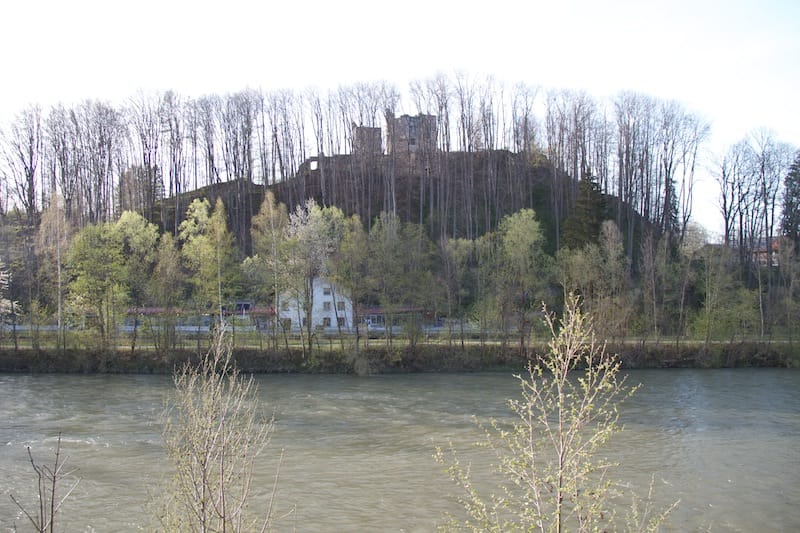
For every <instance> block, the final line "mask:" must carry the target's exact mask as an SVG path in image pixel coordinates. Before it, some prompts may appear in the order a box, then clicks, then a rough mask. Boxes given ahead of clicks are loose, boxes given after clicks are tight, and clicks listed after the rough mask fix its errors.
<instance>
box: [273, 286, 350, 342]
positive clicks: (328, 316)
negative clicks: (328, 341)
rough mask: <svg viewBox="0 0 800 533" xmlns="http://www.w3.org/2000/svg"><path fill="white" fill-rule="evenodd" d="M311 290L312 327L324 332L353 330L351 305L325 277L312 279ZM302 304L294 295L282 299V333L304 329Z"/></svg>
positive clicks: (304, 315)
mask: <svg viewBox="0 0 800 533" xmlns="http://www.w3.org/2000/svg"><path fill="white" fill-rule="evenodd" d="M313 288H314V297H313V305H312V309H311V326H312V328H313V329H314V330H315V331H322V332H323V333H338V332H339V331H353V329H354V324H353V302H351V301H350V299H349V298H348V297H347V296H345V295H344V294H342V293H341V291H338V290H337V289H336V287H335V286H334V284H333V283H331V282H330V281H328V280H327V279H325V278H317V279H315V280H314V283H313ZM304 303H305V302H303V300H302V298H298V297H297V295H295V294H291V293H290V294H284V295H283V296H282V297H281V302H280V305H279V309H278V316H279V317H280V320H281V324H283V328H284V331H287V332H299V331H300V328H301V327H302V328H303V329H305V326H306V324H305V321H306V310H305V307H304Z"/></svg>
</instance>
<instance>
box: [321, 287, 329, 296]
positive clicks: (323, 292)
mask: <svg viewBox="0 0 800 533" xmlns="http://www.w3.org/2000/svg"><path fill="white" fill-rule="evenodd" d="M322 294H324V295H325V296H330V295H331V288H330V287H322Z"/></svg>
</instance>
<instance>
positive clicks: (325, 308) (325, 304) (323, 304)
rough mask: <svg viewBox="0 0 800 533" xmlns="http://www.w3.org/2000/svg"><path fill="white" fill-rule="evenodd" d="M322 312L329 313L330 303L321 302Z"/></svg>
mask: <svg viewBox="0 0 800 533" xmlns="http://www.w3.org/2000/svg"><path fill="white" fill-rule="evenodd" d="M322 310H323V311H330V310H331V303H330V302H322Z"/></svg>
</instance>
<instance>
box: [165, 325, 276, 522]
mask: <svg viewBox="0 0 800 533" xmlns="http://www.w3.org/2000/svg"><path fill="white" fill-rule="evenodd" d="M213 341H214V342H213V345H212V347H211V349H210V350H209V351H208V352H207V353H206V354H205V355H204V356H203V357H202V359H201V360H200V361H199V363H197V364H196V365H195V364H192V363H191V362H189V363H186V364H185V365H184V366H183V367H182V368H181V369H180V370H176V371H175V373H174V375H173V381H174V383H175V395H174V397H173V399H172V401H171V403H170V405H169V407H168V409H167V411H166V412H165V419H164V429H163V438H164V444H165V447H166V450H167V455H168V456H169V459H170V461H171V463H172V466H173V468H174V477H173V479H172V482H171V484H170V486H169V488H168V490H167V492H166V494H165V501H164V502H163V507H162V508H161V509H160V510H159V514H158V520H159V522H160V524H161V526H162V527H163V528H164V530H165V531H197V532H212V531H235V532H238V531H265V530H267V529H268V528H269V527H270V526H271V525H272V521H273V519H274V512H273V500H274V496H275V487H273V490H272V493H271V494H270V495H268V497H267V499H266V501H264V502H259V504H258V506H255V505H252V507H256V508H257V511H256V513H263V516H262V517H261V518H255V517H254V516H253V514H254V513H253V511H251V504H252V502H251V495H252V489H253V487H252V481H253V470H254V466H255V463H256V461H257V460H259V459H260V458H261V456H262V452H263V451H264V450H265V449H266V447H267V445H268V444H269V441H270V436H271V434H272V431H273V422H272V420H263V419H261V417H260V408H259V404H258V401H257V399H256V386H255V384H254V382H253V378H252V377H250V378H247V379H244V378H242V377H241V375H240V373H239V371H238V370H237V369H236V367H235V365H234V363H233V361H232V359H231V353H232V348H231V344H230V340H229V338H228V337H227V336H226V335H225V333H224V327H223V328H219V329H218V330H217V331H216V332H215V334H214V339H213ZM277 481H278V477H277V474H276V477H275V483H276V484H277Z"/></svg>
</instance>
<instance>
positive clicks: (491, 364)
mask: <svg viewBox="0 0 800 533" xmlns="http://www.w3.org/2000/svg"><path fill="white" fill-rule="evenodd" d="M543 348H544V347H539V348H534V349H533V352H534V353H542V352H543ZM609 350H610V351H612V352H614V353H617V354H619V355H620V357H621V358H622V361H623V366H624V367H625V368H737V367H784V368H786V367H800V346H796V345H793V344H790V343H776V342H772V343H757V342H744V343H724V344H712V345H710V346H708V347H703V346H702V345H697V344H692V343H681V344H675V343H670V344H644V343H630V344H620V345H617V346H611V347H609ZM197 356H198V352H197V350H196V349H194V350H190V349H180V350H173V351H153V350H142V351H130V350H117V351H101V350H85V349H84V350H79V349H68V350H62V351H57V350H48V349H39V350H34V349H30V348H19V349H16V350H15V349H13V348H4V349H0V372H34V373H47V372H64V373H138V374H150V373H155V374H166V373H171V372H172V370H173V369H174V368H175V367H176V366H177V365H180V364H182V363H183V362H185V361H187V360H190V359H196V358H197ZM234 357H235V359H236V362H237V365H238V367H239V368H240V369H241V370H242V371H244V372H253V373H338V374H353V373H357V374H387V373H410V372H464V371H484V370H500V369H508V370H510V371H519V370H522V369H524V367H525V365H526V363H527V359H526V358H525V357H523V356H521V355H520V354H519V351H518V350H517V349H516V347H509V346H506V347H502V346H501V345H499V344H496V345H493V344H487V345H482V346H481V345H466V346H460V345H459V346H455V345H453V346H449V345H443V344H419V345H416V346H414V347H411V346H395V347H392V348H387V347H386V346H384V345H379V346H370V347H369V348H366V349H361V350H360V351H359V352H358V354H357V355H355V354H353V353H352V352H350V351H348V350H342V349H330V350H317V351H315V352H314V353H313V354H312V355H310V356H304V355H303V352H302V350H301V349H300V348H297V347H291V348H289V349H286V348H283V349H280V350H266V349H255V348H236V349H235V350H234Z"/></svg>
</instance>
